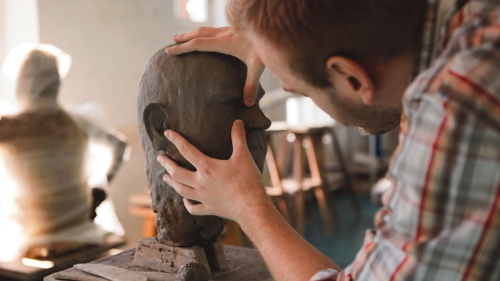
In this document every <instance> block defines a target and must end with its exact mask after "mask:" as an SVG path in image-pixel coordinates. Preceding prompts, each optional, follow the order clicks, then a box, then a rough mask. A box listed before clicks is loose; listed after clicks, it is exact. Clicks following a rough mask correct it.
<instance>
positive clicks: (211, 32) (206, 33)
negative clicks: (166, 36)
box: [174, 27, 229, 43]
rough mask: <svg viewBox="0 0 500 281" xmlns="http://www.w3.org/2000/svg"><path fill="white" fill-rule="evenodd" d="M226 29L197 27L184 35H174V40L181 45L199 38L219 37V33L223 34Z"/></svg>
mask: <svg viewBox="0 0 500 281" xmlns="http://www.w3.org/2000/svg"><path fill="white" fill-rule="evenodd" d="M228 29H229V28H228V27H220V28H213V27H199V28H197V29H195V30H192V31H189V32H186V33H181V34H176V35H174V40H175V42H177V43H182V42H187V41H190V40H193V39H194V38H199V37H214V36H217V35H219V34H220V33H221V32H225V31H226V30H228Z"/></svg>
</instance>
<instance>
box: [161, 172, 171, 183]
mask: <svg viewBox="0 0 500 281" xmlns="http://www.w3.org/2000/svg"><path fill="white" fill-rule="evenodd" d="M163 181H164V182H166V183H169V182H170V180H169V178H168V175H167V174H165V175H163Z"/></svg>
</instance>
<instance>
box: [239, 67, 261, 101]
mask: <svg viewBox="0 0 500 281" xmlns="http://www.w3.org/2000/svg"><path fill="white" fill-rule="evenodd" d="M247 69H248V70H247V79H246V81H245V87H244V88H243V101H244V103H245V105H246V106H249V107H250V106H253V105H254V104H255V102H256V101H257V93H258V90H259V81H260V76H262V72H264V64H262V62H261V61H260V59H258V58H254V61H252V62H247Z"/></svg>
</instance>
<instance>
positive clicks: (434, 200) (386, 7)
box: [160, 0, 500, 280]
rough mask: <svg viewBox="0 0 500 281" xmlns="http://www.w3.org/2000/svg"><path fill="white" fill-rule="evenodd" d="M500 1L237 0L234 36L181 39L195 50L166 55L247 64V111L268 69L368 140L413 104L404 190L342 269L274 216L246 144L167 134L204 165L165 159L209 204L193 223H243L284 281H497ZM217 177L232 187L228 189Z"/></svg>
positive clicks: (395, 174)
mask: <svg viewBox="0 0 500 281" xmlns="http://www.w3.org/2000/svg"><path fill="white" fill-rule="evenodd" d="M498 2H499V1H488V0H484V1H479V0H478V1H472V0H471V1H466V0H459V1H453V0H441V1H438V0H430V1H401V0H379V1H373V0H371V1H370V0H357V1H352V0H337V1H331V0H330V1H327V0H325V1H320V0H318V1H306V0H293V1H292V0H290V1H272V0H261V1H258V0H254V1H251V0H248V1H242V0H241V1H240V0H234V1H232V2H230V4H229V6H228V17H229V20H230V22H231V25H232V26H231V27H229V28H222V29H206V28H203V29H199V30H197V31H194V32H191V33H187V34H183V35H179V36H176V37H174V39H175V40H176V41H178V42H186V43H184V44H183V45H180V46H177V47H173V48H169V49H167V52H169V53H171V54H180V53H184V52H189V51H192V50H203V51H217V52H222V53H227V54H232V55H234V56H236V57H238V58H240V59H241V60H242V61H244V62H245V63H246V64H247V66H248V68H249V74H248V77H247V86H246V87H245V95H244V97H245V101H246V104H247V105H251V104H252V101H253V96H254V94H253V92H254V90H253V89H254V88H253V87H252V85H255V81H257V80H258V77H259V75H260V74H261V73H262V69H263V67H264V65H265V66H266V67H268V68H269V69H270V70H271V71H272V72H273V73H274V74H275V75H276V76H277V77H278V79H279V80H280V81H281V82H282V84H283V87H284V88H285V89H289V90H291V91H294V92H301V93H304V94H307V95H308V96H310V97H311V99H312V100H313V101H314V102H315V103H316V104H318V105H319V106H320V107H322V108H323V109H324V110H325V111H326V112H327V113H329V114H330V115H331V116H332V117H334V118H335V119H337V120H338V121H341V122H344V123H347V124H352V125H355V126H359V127H362V128H363V129H364V130H366V131H368V132H371V133H380V132H384V131H386V130H388V129H390V128H391V127H393V126H394V125H396V124H397V123H398V122H399V118H397V116H398V113H399V112H400V111H401V109H402V108H403V112H404V114H403V118H401V124H400V126H401V134H400V143H399V146H398V148H397V149H396V152H395V154H394V156H393V158H392V161H391V167H390V171H389V176H390V178H391V181H392V183H393V188H392V190H391V192H389V194H387V195H386V196H385V198H384V199H385V200H384V202H385V208H383V209H382V210H381V211H380V212H379V213H378V214H377V215H376V217H375V227H376V229H375V230H373V231H367V235H366V241H365V245H364V246H363V247H362V249H361V250H360V251H359V253H358V255H357V257H356V259H355V260H354V262H353V263H352V264H351V265H350V266H348V267H347V268H346V269H344V270H343V271H342V270H341V269H340V268H339V267H338V266H336V265H335V264H334V263H333V262H331V261H329V260H328V259H327V258H326V257H324V256H323V255H321V254H320V253H319V252H318V251H316V250H315V249H313V247H312V246H311V245H309V244H307V243H306V242H305V241H304V240H302V239H301V238H300V237H298V235H297V234H295V233H294V232H293V231H292V230H291V229H290V228H289V227H288V226H287V225H286V223H285V222H284V221H283V219H281V218H280V217H279V215H277V214H276V212H275V211H274V210H273V208H271V207H270V205H271V204H270V203H269V201H268V200H267V199H266V198H265V194H264V192H263V191H261V186H262V185H261V183H260V181H259V179H258V178H257V176H256V175H257V174H256V173H255V172H254V170H255V168H252V165H251V163H250V161H249V160H248V156H247V155H248V152H247V151H246V150H245V149H237V150H235V151H234V153H233V155H232V157H231V158H230V159H229V160H228V161H226V162H222V163H221V162H217V163H215V162H214V160H213V159H210V158H208V157H206V156H204V155H202V154H200V153H199V151H197V150H196V149H194V148H193V147H192V146H190V144H189V143H188V142H186V141H185V140H184V139H183V138H182V137H180V136H179V135H178V134H176V133H175V132H173V131H167V132H166V133H165V135H166V137H167V138H169V139H170V140H171V141H172V142H174V143H175V144H176V145H177V146H178V147H179V150H180V152H181V153H182V154H183V155H184V156H185V157H186V158H187V159H188V160H189V161H190V162H191V163H192V164H193V165H194V166H196V167H201V169H198V171H197V172H195V173H193V172H188V171H185V170H183V169H181V168H179V167H177V166H176V165H175V164H174V163H173V162H172V161H170V160H169V159H167V158H165V157H160V162H161V163H162V165H163V166H164V167H165V168H166V170H167V171H168V172H169V173H173V174H174V175H176V176H175V177H174V178H172V177H167V178H166V180H167V181H168V182H170V183H172V184H173V185H174V186H175V188H176V190H177V191H178V192H179V193H180V194H181V195H182V196H184V197H185V198H189V199H192V200H196V201H199V202H201V204H199V205H193V204H190V203H189V201H185V202H186V207H187V208H188V210H189V211H190V212H191V213H192V214H197V215H206V214H217V215H220V216H225V217H229V218H231V219H233V220H235V221H237V222H238V223H239V224H240V225H241V227H242V228H243V230H244V231H245V232H246V233H247V234H248V236H249V237H250V239H251V240H252V241H253V242H254V244H255V245H256V246H257V248H258V249H259V250H260V252H261V253H262V255H263V257H264V259H265V260H266V262H267V265H268V266H269V268H270V270H271V272H272V273H273V275H274V276H275V278H276V279H277V280H309V279H310V280H498V279H499V278H500V264H499V263H500V259H499V258H498V257H499V253H500V233H499V232H498V228H499V226H500V151H499V149H498V144H499V143H500V106H499V105H500V102H499V96H500V84H499V83H498V82H497V81H498V79H497V77H498V71H499V68H500V60H499V59H498V57H499V53H500V49H499V44H500V36H499V34H500V20H499V11H500V10H499V6H498ZM417 40H418V41H417ZM417 42H419V43H417ZM412 73H413V74H417V73H420V75H419V76H418V77H417V78H412V77H414V75H412ZM411 80H413V81H412V84H411V85H410V86H409V87H408V88H407V89H406V91H405V87H406V86H407V84H408V82H409V81H411ZM403 93H404V95H403ZM401 100H402V103H401ZM243 135H244V131H243V125H242V124H241V123H239V122H238V123H235V125H234V126H233V142H234V143H235V146H237V147H244V146H242V145H241V144H243V143H244V138H243ZM208 166H210V167H211V169H203V168H204V167H208ZM236 171H238V172H237V173H236ZM214 182H215V183H217V185H224V186H227V188H226V193H224V194H222V193H220V192H217V189H215V188H214V185H213V183H214ZM227 190H230V192H228V191H227ZM224 202H232V204H228V203H224ZM325 268H330V269H329V270H325Z"/></svg>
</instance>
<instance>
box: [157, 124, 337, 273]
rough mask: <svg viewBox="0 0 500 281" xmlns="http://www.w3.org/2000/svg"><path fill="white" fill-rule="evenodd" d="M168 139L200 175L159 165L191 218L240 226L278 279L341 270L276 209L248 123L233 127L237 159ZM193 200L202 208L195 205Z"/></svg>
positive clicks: (163, 159) (170, 135)
mask: <svg viewBox="0 0 500 281" xmlns="http://www.w3.org/2000/svg"><path fill="white" fill-rule="evenodd" d="M166 136H167V138H168V139H169V140H170V141H172V142H173V143H174V144H175V145H176V146H177V148H178V149H179V151H180V153H181V154H182V155H183V156H184V157H185V158H186V159H187V160H188V161H189V162H191V164H193V165H194V166H195V167H196V172H192V171H189V170H186V169H184V168H181V167H179V166H178V165H177V164H176V163H175V162H173V161H172V160H171V159H169V158H168V157H166V156H162V155H160V156H159V157H158V160H159V162H160V163H161V164H162V166H164V167H165V169H166V170H167V172H168V174H166V175H165V177H164V180H165V181H166V182H167V183H168V184H169V185H170V186H172V187H174V189H175V190H176V191H177V192H178V193H179V194H180V195H182V196H183V197H184V204H185V206H186V208H187V210H188V211H189V212H190V213H191V214H193V215H217V216H221V217H225V218H228V219H231V220H234V221H235V222H237V223H239V224H240V225H241V227H242V229H243V231H245V233H246V234H247V235H248V237H249V238H250V239H251V240H252V242H253V243H254V244H255V245H256V247H257V248H258V250H259V251H260V253H261V254H262V256H263V258H264V260H265V262H266V264H267V265H268V267H269V269H270V271H271V273H272V274H273V276H274V278H275V279H276V280H301V281H304V280H309V279H310V278H311V277H312V276H313V275H314V274H315V273H317V272H318V271H320V270H322V269H325V268H336V269H340V268H339V267H338V266H337V265H336V264H335V263H334V262H332V261H331V260H329V259H328V258H327V257H326V256H324V255H323V254H322V253H320V252H319V251H318V250H317V249H315V248H314V247H313V246H312V245H310V244H309V243H307V242H306V241H305V240H304V239H303V238H302V237H301V236H300V235H298V234H297V233H296V232H295V231H294V230H293V229H292V228H291V227H290V225H289V224H288V223H287V222H286V221H285V220H284V219H283V217H282V216H281V215H280V214H279V213H278V211H277V210H276V209H275V208H274V206H273V205H272V203H271V201H270V200H269V198H268V197H267V194H266V192H265V190H264V188H263V185H262V182H261V175H260V172H259V170H258V168H257V166H256V165H255V163H254V161H253V159H252V156H251V154H250V152H249V151H248V148H247V144H246V139H245V129H244V125H243V122H241V121H239V120H237V121H235V123H234V124H233V128H232V140H233V155H232V156H231V158H230V159H229V160H217V159H212V158H209V157H207V156H205V155H204V154H202V153H201V152H200V151H199V150H197V149H196V148H195V147H194V146H192V145H191V144H189V143H188V142H187V141H186V140H185V139H184V138H182V137H181V136H180V135H179V134H177V133H175V132H173V131H167V132H166ZM189 199H190V200H195V201H198V202H201V204H192V203H191V201H190V200H189Z"/></svg>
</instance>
